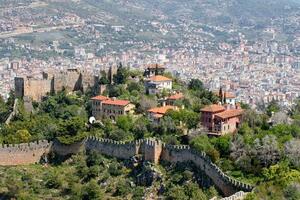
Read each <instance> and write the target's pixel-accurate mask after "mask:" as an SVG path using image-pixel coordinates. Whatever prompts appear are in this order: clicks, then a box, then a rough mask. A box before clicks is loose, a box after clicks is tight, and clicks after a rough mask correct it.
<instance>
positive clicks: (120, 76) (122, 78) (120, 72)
mask: <svg viewBox="0 0 300 200" xmlns="http://www.w3.org/2000/svg"><path fill="white" fill-rule="evenodd" d="M128 76H129V70H128V69H127V68H125V67H123V66H122V63H120V64H119V65H118V69H117V73H116V74H115V75H114V77H113V80H114V83H115V84H125V83H126V81H127V78H128Z"/></svg>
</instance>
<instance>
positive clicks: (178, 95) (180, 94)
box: [168, 93, 183, 100]
mask: <svg viewBox="0 0 300 200" xmlns="http://www.w3.org/2000/svg"><path fill="white" fill-rule="evenodd" d="M181 98H183V94H182V93H177V94H174V95H171V96H169V97H168V99H170V100H177V99H181Z"/></svg>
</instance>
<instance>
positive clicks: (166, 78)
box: [149, 75, 172, 82]
mask: <svg viewBox="0 0 300 200" xmlns="http://www.w3.org/2000/svg"><path fill="white" fill-rule="evenodd" d="M149 80H150V81H155V82H161V81H172V79H170V78H168V77H165V76H161V75H157V76H152V77H150V78H149Z"/></svg>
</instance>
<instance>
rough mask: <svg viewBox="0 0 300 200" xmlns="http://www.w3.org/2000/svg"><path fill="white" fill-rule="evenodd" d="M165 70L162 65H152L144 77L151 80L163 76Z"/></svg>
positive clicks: (147, 68)
mask: <svg viewBox="0 0 300 200" xmlns="http://www.w3.org/2000/svg"><path fill="white" fill-rule="evenodd" d="M165 70H166V68H165V67H164V66H162V65H158V64H151V65H148V66H147V67H146V69H145V72H144V76H145V77H148V78H149V77H152V76H156V75H163V74H164V72H165Z"/></svg>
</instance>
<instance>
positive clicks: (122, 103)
mask: <svg viewBox="0 0 300 200" xmlns="http://www.w3.org/2000/svg"><path fill="white" fill-rule="evenodd" d="M102 104H108V105H115V106H127V105H128V104H130V101H127V100H120V99H115V100H114V99H108V100H106V101H103V102H102Z"/></svg>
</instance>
